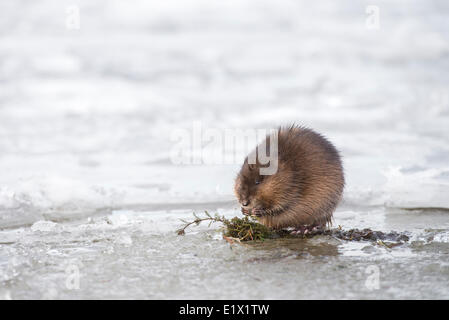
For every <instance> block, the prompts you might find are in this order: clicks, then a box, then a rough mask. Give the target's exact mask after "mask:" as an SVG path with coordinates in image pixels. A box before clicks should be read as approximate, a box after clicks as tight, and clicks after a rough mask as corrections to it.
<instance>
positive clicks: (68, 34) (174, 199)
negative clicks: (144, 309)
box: [0, 0, 449, 299]
mask: <svg viewBox="0 0 449 320" xmlns="http://www.w3.org/2000/svg"><path fill="white" fill-rule="evenodd" d="M371 4H372V3H371V2H365V1H362V2H360V3H358V4H355V3H353V2H351V1H339V2H338V3H336V2H335V1H320V4H316V3H311V2H310V1H293V0H291V1H289V0H280V1H276V2H272V1H265V0H264V1H255V0H252V1H250V0H243V1H242V0H240V1H234V0H232V1H225V2H224V1H210V0H209V1H206V0H188V1H182V5H181V2H178V1H173V0H170V1H163V2H156V1H143V0H142V1H135V2H133V4H132V5H130V4H129V3H127V2H125V1H121V2H120V1H99V0H96V1H87V0H86V1H77V2H76V3H62V2H61V3H59V2H55V1H14V2H5V1H3V2H2V3H1V4H0V169H1V172H2V173H1V175H0V298H4V299H9V298H12V299H24V298H37V299H45V298H48V299H60V298H67V299H72V298H154V299H170V298H171V299H174V298H176V299H178V298H205V299H207V298H215V299H225V298H226V299H233V298H234V299H245V298H248V299H251V298H267V299H269V298H285V299H300V298H324V299H331V298H349V299H351V298H374V299H382V298H408V299H416V298H430V299H432V298H443V299H447V298H449V197H448V194H449V89H448V88H449V23H448V18H449V4H448V3H447V1H444V0H434V1H418V0H412V1H407V2H405V1H399V0H394V1H391V0H390V1H377V3H376V5H377V9H378V10H379V20H378V22H379V24H378V25H377V26H376V25H372V24H371V23H372V20H370V19H369V17H370V15H371V14H372V13H371V12H372V10H373V8H371V7H369V8H368V12H367V6H369V5H371ZM374 10H375V8H374ZM78 14H79V15H78ZM367 19H368V20H367ZM198 121H199V122H200V124H201V126H202V127H203V128H212V129H218V130H219V132H220V130H221V132H224V130H226V129H239V128H240V129H241V128H275V127H277V126H278V125H281V124H289V123H292V122H296V123H299V124H303V125H306V126H309V127H312V128H314V129H316V130H317V131H319V132H321V133H323V134H325V135H326V136H327V137H328V138H329V139H330V140H331V141H332V142H333V143H334V144H335V145H336V146H337V148H338V149H339V150H340V151H341V153H342V156H343V160H344V166H345V174H346V180H347V186H346V189H345V194H344V200H343V203H342V204H341V206H340V207H339V209H338V210H337V212H336V213H335V215H334V217H335V223H334V225H335V226H337V225H341V226H342V227H343V228H345V229H348V228H353V227H355V228H365V227H369V228H372V229H377V230H383V231H389V230H396V231H407V232H408V233H409V234H410V236H411V241H410V242H409V243H408V244H406V245H404V246H401V247H396V248H393V249H387V248H385V247H382V246H378V245H375V244H371V243H353V242H351V243H349V242H344V241H340V240H336V239H331V238H326V237H319V238H314V239H312V240H306V241H293V242H285V243H273V242H269V243H266V244H264V245H261V246H233V248H232V250H231V249H230V247H229V244H228V243H226V242H225V241H224V240H222V239H221V237H220V231H219V230H218V227H219V226H218V225H217V226H214V227H213V228H209V229H208V228H207V227H206V226H200V227H197V228H192V229H191V230H190V232H188V233H187V235H186V236H184V237H179V236H177V235H176V233H175V230H176V229H177V228H178V227H179V226H180V224H181V223H180V221H179V219H180V218H189V217H191V214H192V212H193V211H195V212H197V213H201V212H203V211H204V210H208V211H209V212H218V213H220V214H223V215H225V216H227V217H233V216H235V215H240V213H239V208H238V204H237V203H236V201H235V198H234V195H233V192H232V187H233V182H234V177H235V175H236V172H237V170H238V169H239V165H240V163H239V162H236V163H234V164H228V165H204V164H200V165H176V164H173V162H172V161H171V157H170V155H171V152H172V150H173V146H174V142H173V139H172V134H173V132H174V131H175V130H177V129H180V128H182V129H186V130H192V128H193V127H194V125H195V123H196V122H198ZM72 271H73V272H75V273H76V272H78V274H79V283H78V284H79V286H75V287H76V288H74V287H73V283H71V282H70V281H68V280H70V279H73V278H71V276H72V275H73V272H72ZM373 275H374V276H376V275H378V277H377V278H378V279H379V282H378V286H376V285H374V286H373V283H372V282H370V281H371V280H370V279H373V277H372V276H373ZM367 281H368V282H367Z"/></svg>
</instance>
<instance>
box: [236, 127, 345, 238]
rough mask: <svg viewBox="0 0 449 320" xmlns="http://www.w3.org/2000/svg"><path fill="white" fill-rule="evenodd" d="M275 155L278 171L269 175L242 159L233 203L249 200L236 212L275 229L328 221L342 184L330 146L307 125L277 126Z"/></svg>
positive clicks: (257, 165) (338, 158) (339, 168)
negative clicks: (255, 218) (248, 215)
mask: <svg viewBox="0 0 449 320" xmlns="http://www.w3.org/2000/svg"><path fill="white" fill-rule="evenodd" d="M267 145H269V137H267ZM278 157H279V164H278V171H277V172H276V173H275V174H273V175H271V176H270V175H266V176H261V175H260V174H259V168H260V167H261V166H260V165H259V164H254V165H249V164H248V158H246V159H245V162H244V163H243V166H242V168H241V170H240V172H239V174H238V176H237V179H236V183H235V193H236V196H237V198H238V200H239V202H240V203H245V202H246V201H249V202H250V203H249V204H248V205H247V206H242V212H243V213H245V214H256V215H258V216H259V217H258V219H259V221H260V222H261V223H263V224H264V225H266V226H269V227H272V228H275V229H279V228H285V227H301V226H305V225H309V226H310V225H312V226H313V225H315V226H324V225H326V224H329V223H331V220H332V214H333V212H334V210H335V208H336V207H337V205H338V203H339V201H340V199H341V196H342V193H343V188H344V176H343V167H342V163H341V160H340V156H339V154H338V151H337V150H336V149H335V147H334V146H333V145H332V144H331V143H330V142H329V141H328V140H327V139H326V138H324V137H323V136H321V135H320V134H318V133H316V132H314V131H313V130H311V129H307V128H304V127H297V126H292V127H289V128H280V129H279V130H278ZM256 181H259V182H260V183H259V184H257V185H256Z"/></svg>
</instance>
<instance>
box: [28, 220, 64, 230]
mask: <svg viewBox="0 0 449 320" xmlns="http://www.w3.org/2000/svg"><path fill="white" fill-rule="evenodd" d="M30 229H31V231H33V232H36V231H40V232H51V231H56V230H57V229H58V224H57V223H54V222H51V221H37V222H35V223H33V225H32V226H31V228H30Z"/></svg>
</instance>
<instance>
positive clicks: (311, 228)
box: [290, 224, 325, 236]
mask: <svg viewBox="0 0 449 320" xmlns="http://www.w3.org/2000/svg"><path fill="white" fill-rule="evenodd" d="M324 228H325V226H323V225H319V224H312V225H304V226H300V227H296V228H295V229H293V230H292V231H290V234H292V235H294V236H301V235H306V234H311V233H320V232H322V231H323V230H324Z"/></svg>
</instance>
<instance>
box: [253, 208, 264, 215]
mask: <svg viewBox="0 0 449 320" xmlns="http://www.w3.org/2000/svg"><path fill="white" fill-rule="evenodd" d="M264 214H265V210H264V209H253V210H252V213H251V215H253V216H256V217H261V216H263V215H264Z"/></svg>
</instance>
